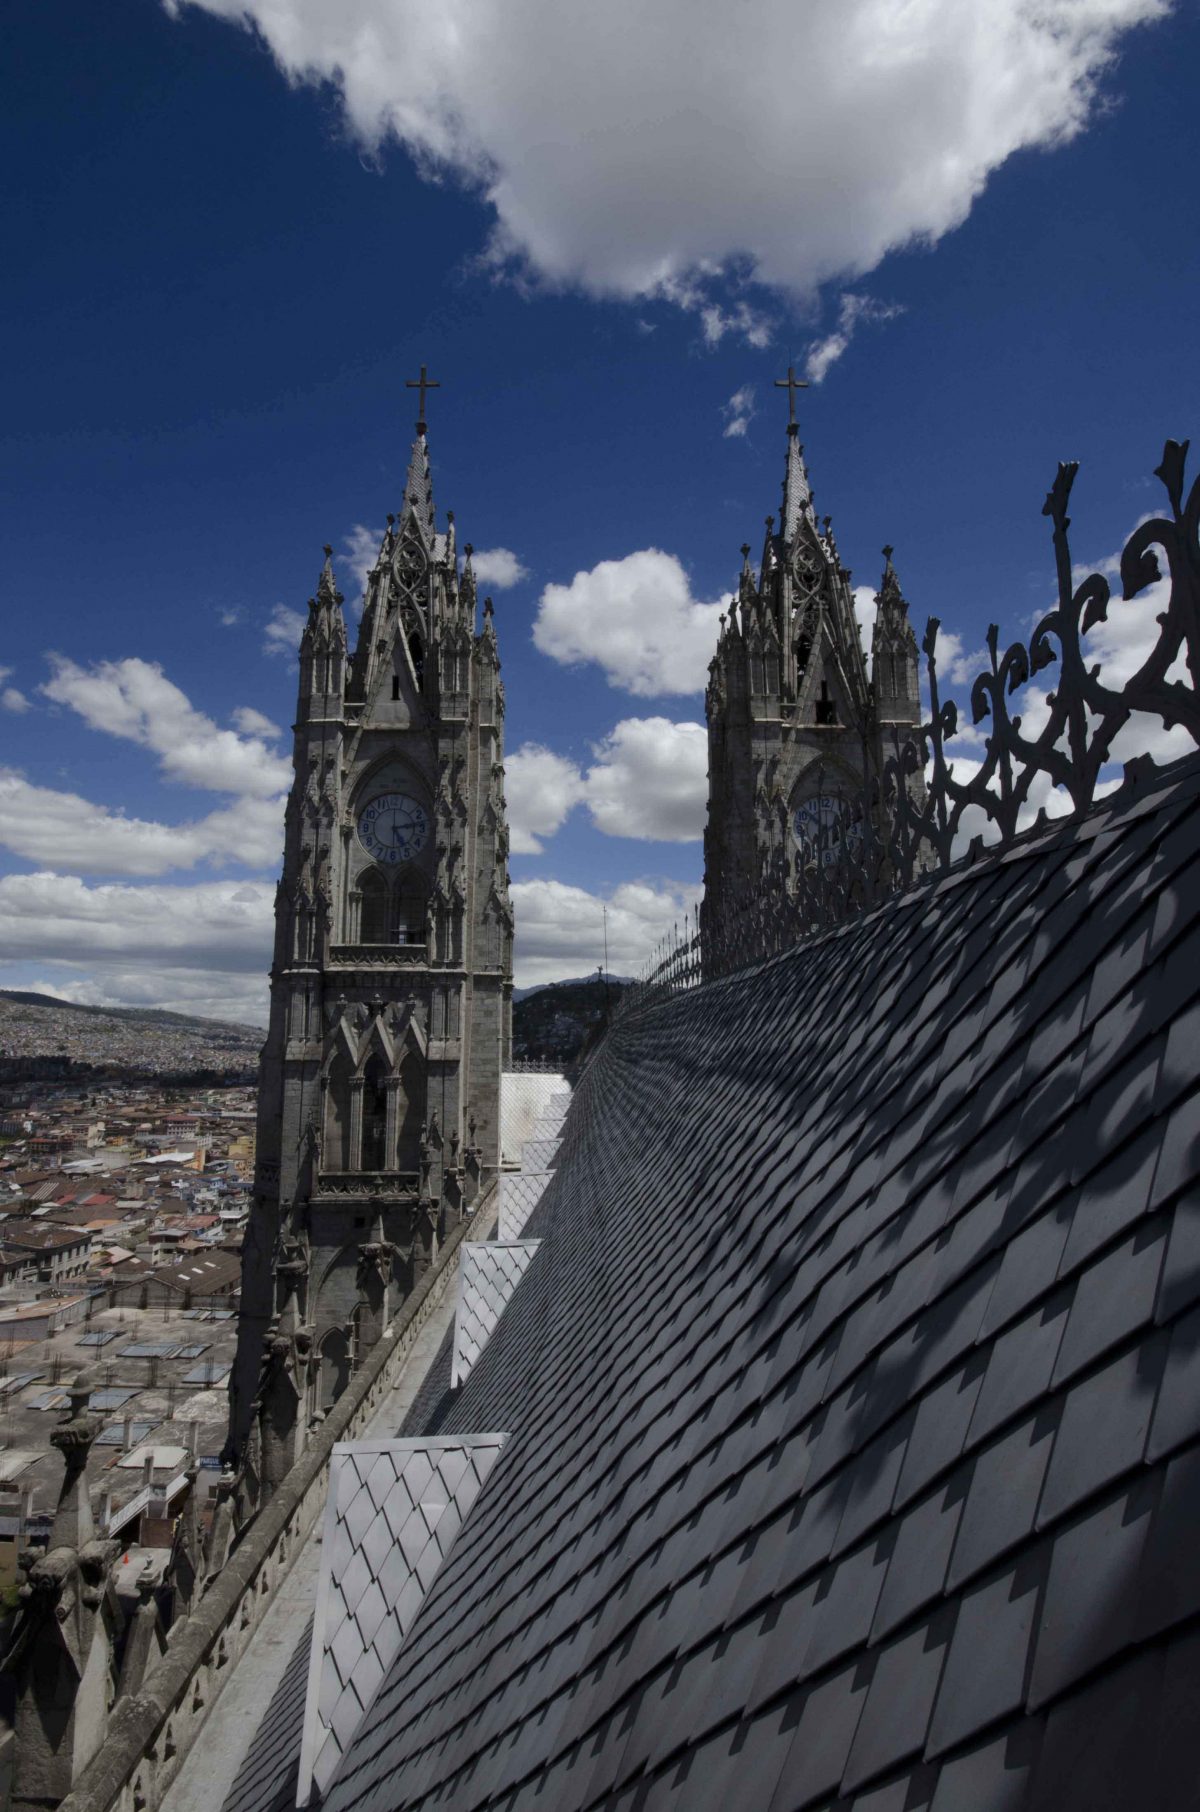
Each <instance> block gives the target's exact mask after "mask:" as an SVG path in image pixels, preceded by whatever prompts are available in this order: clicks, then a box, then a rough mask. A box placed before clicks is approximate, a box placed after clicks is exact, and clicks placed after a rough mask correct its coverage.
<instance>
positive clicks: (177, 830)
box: [0, 768, 283, 875]
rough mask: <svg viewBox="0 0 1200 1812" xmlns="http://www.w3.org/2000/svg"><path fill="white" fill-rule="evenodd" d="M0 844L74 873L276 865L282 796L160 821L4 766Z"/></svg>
mask: <svg viewBox="0 0 1200 1812" xmlns="http://www.w3.org/2000/svg"><path fill="white" fill-rule="evenodd" d="M0 845H2V846H3V847H4V848H5V849H10V850H12V852H13V854H14V855H18V856H23V857H24V858H25V860H26V861H28V862H37V863H39V864H40V865H41V866H42V867H44V868H53V869H57V870H61V871H66V872H68V873H71V874H105V875H162V874H166V873H167V872H168V871H169V870H170V869H172V868H193V867H194V866H195V864H196V863H197V862H202V861H206V860H216V861H221V862H235V863H237V864H238V866H239V867H244V868H273V867H275V865H276V864H277V862H278V861H279V858H280V855H281V854H282V850H283V800H282V798H274V799H254V798H247V799H238V800H235V802H234V803H233V804H232V805H230V806H226V807H225V808H224V809H223V810H221V811H216V812H210V813H209V814H208V816H207V817H205V818H201V819H199V820H196V821H194V822H192V823H187V824H160V823H157V822H155V821H154V820H150V819H145V818H129V817H126V816H125V814H124V813H123V812H113V811H109V810H108V809H107V807H105V806H102V805H93V804H92V802H91V801H90V800H88V799H82V798H80V796H79V795H78V794H77V793H60V792H55V791H54V790H53V789H52V788H50V787H44V786H34V785H32V784H31V783H30V782H29V781H28V780H26V779H25V777H24V776H23V775H22V774H19V773H17V772H16V771H15V770H14V769H11V768H0Z"/></svg>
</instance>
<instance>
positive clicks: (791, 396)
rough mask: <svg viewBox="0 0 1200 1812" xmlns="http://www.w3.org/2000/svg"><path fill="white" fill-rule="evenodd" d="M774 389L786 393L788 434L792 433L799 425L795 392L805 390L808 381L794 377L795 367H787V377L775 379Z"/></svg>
mask: <svg viewBox="0 0 1200 1812" xmlns="http://www.w3.org/2000/svg"><path fill="white" fill-rule="evenodd" d="M775 388H776V390H786V391H787V393H788V433H789V434H791V433H794V432H795V430H796V428H797V427H798V426H799V423H798V422H797V420H796V392H797V390H807V389H808V380H807V378H798V377H797V376H796V367H795V366H794V365H789V366H788V371H787V376H786V377H777V378H776V379H775Z"/></svg>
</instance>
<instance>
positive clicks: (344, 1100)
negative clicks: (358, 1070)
mask: <svg viewBox="0 0 1200 1812" xmlns="http://www.w3.org/2000/svg"><path fill="white" fill-rule="evenodd" d="M324 1168H326V1169H328V1170H349V1168H350V1060H349V1058H348V1057H347V1055H346V1053H345V1052H344V1051H339V1052H338V1054H337V1056H336V1057H335V1058H334V1061H333V1068H332V1069H331V1070H330V1072H329V1087H328V1089H327V1090H326V1093H325V1150H324Z"/></svg>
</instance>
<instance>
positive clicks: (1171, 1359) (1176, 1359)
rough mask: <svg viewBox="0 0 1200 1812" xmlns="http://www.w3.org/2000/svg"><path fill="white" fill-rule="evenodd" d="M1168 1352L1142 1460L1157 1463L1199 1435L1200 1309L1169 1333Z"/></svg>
mask: <svg viewBox="0 0 1200 1812" xmlns="http://www.w3.org/2000/svg"><path fill="white" fill-rule="evenodd" d="M1169 1333H1170V1341H1171V1344H1170V1348H1169V1350H1168V1353H1167V1365H1166V1370H1165V1372H1164V1374H1163V1380H1162V1385H1161V1387H1160V1389H1159V1393H1158V1404H1157V1407H1156V1408H1155V1411H1154V1421H1153V1424H1152V1426H1151V1429H1150V1439H1149V1441H1148V1443H1147V1446H1146V1458H1147V1459H1148V1460H1159V1459H1161V1458H1162V1456H1163V1455H1164V1454H1166V1453H1170V1452H1171V1451H1172V1450H1173V1449H1174V1448H1176V1447H1182V1446H1183V1445H1184V1444H1185V1443H1186V1442H1188V1441H1191V1440H1194V1439H1195V1437H1196V1436H1197V1435H1198V1434H1200V1308H1196V1309H1193V1310H1192V1311H1191V1313H1190V1314H1188V1315H1181V1316H1180V1318H1179V1320H1178V1321H1177V1322H1176V1323H1175V1324H1174V1326H1173V1327H1172V1328H1171V1329H1170V1330H1169Z"/></svg>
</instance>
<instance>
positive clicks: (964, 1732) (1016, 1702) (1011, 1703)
mask: <svg viewBox="0 0 1200 1812" xmlns="http://www.w3.org/2000/svg"><path fill="white" fill-rule="evenodd" d="M1049 1561H1050V1547H1049V1544H1048V1543H1042V1544H1040V1546H1039V1547H1037V1548H1035V1549H1031V1550H1029V1551H1027V1552H1026V1553H1024V1554H1022V1555H1020V1556H1019V1557H1018V1558H1017V1559H1016V1560H1015V1561H1013V1562H1011V1563H1010V1564H1009V1565H1008V1566H1007V1567H1006V1568H1005V1569H1004V1570H1003V1572H1001V1573H999V1574H996V1575H993V1576H992V1577H991V1578H990V1579H987V1580H985V1581H984V1582H983V1583H982V1584H980V1585H978V1586H975V1587H974V1588H973V1589H972V1590H971V1591H969V1592H967V1593H966V1594H965V1595H964V1597H963V1599H962V1601H961V1603H960V1605H959V1608H958V1622H957V1624H956V1626H955V1631H954V1641H953V1643H952V1645H951V1649H950V1655H949V1658H948V1660H947V1662H946V1669H945V1672H944V1674H943V1676H942V1684H941V1690H940V1691H939V1693H938V1698H937V1705H936V1706H935V1708H934V1713H933V1723H932V1727H931V1729H930V1732H929V1746H928V1749H927V1751H926V1753H927V1754H928V1755H929V1756H931V1757H933V1756H938V1755H942V1754H944V1753H945V1751H946V1750H947V1749H956V1748H957V1747H958V1746H959V1745H960V1744H961V1743H965V1742H968V1741H969V1740H970V1739H971V1738H972V1737H974V1736H976V1735H977V1734H978V1733H979V1732H980V1731H982V1730H985V1729H986V1728H987V1726H988V1725H989V1724H993V1723H995V1722H996V1721H997V1720H998V1719H1000V1718H1003V1717H1006V1716H1009V1715H1011V1714H1014V1713H1016V1712H1018V1711H1019V1710H1020V1709H1021V1707H1022V1706H1023V1704H1024V1701H1025V1691H1026V1683H1027V1679H1028V1667H1029V1654H1030V1642H1031V1638H1032V1635H1033V1630H1034V1626H1035V1624H1036V1621H1037V1614H1038V1606H1039V1603H1040V1600H1041V1593H1042V1590H1043V1587H1044V1585H1045V1580H1046V1574H1047V1570H1048V1567H1049Z"/></svg>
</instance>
